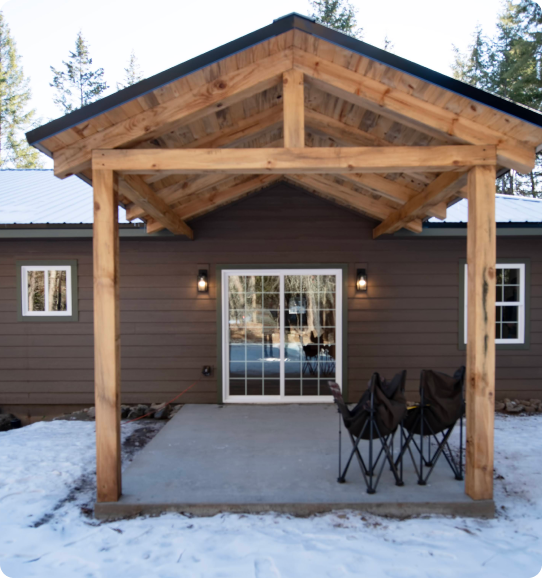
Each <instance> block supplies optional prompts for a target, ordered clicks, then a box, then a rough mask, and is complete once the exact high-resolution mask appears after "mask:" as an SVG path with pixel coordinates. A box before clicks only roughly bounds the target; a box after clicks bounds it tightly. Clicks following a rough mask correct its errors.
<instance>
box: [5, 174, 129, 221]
mask: <svg viewBox="0 0 542 578" xmlns="http://www.w3.org/2000/svg"><path fill="white" fill-rule="evenodd" d="M138 221H139V220H138ZM92 222H93V206H92V187H90V186H89V185H88V184H87V183H84V182H83V181H81V180H80V179H77V178H75V177H68V178H67V179H64V180H60V179H57V178H56V177H55V175H54V173H53V171H52V170H48V169H12V170H9V169H8V170H1V171H0V225H31V224H35V225H37V224H51V225H53V224H56V225H66V224H69V225H91V224H92ZM119 223H121V224H126V223H128V221H127V220H126V211H125V210H124V209H123V208H122V207H119Z"/></svg>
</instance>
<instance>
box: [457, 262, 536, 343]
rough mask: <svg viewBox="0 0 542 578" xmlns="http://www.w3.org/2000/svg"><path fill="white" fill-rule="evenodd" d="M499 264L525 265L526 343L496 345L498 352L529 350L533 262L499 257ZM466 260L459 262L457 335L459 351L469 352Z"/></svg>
mask: <svg viewBox="0 0 542 578" xmlns="http://www.w3.org/2000/svg"><path fill="white" fill-rule="evenodd" d="M499 263H518V264H521V265H525V341H524V342H523V343H496V344H495V348H496V349H497V351H507V350H509V351H513V350H518V351H520V350H528V349H530V348H531V260H530V259H529V258H527V257H526V258H524V259H518V258H513V257H502V258H499V257H497V265H498V264H499ZM466 264H467V260H466V259H460V260H459V317H458V320H459V330H458V334H457V339H458V343H457V346H458V349H459V350H460V351H466V350H467V344H466V343H465V265H466Z"/></svg>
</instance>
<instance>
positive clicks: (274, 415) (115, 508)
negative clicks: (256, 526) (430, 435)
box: [95, 405, 495, 519]
mask: <svg viewBox="0 0 542 578" xmlns="http://www.w3.org/2000/svg"><path fill="white" fill-rule="evenodd" d="M337 431H338V415H337V411H336V409H335V406H333V405H265V406H264V405H225V406H217V405H187V406H184V407H183V408H182V410H181V411H180V412H179V413H178V414H177V415H176V416H175V417H174V418H173V419H172V420H171V421H170V422H169V423H168V424H167V425H166V426H165V427H164V429H162V431H161V432H160V433H159V434H158V435H157V436H156V437H155V438H154V439H153V440H152V441H151V442H150V443H149V444H148V445H147V446H146V447H145V448H144V449H143V450H142V451H141V452H140V453H139V454H138V455H137V456H136V457H135V459H134V461H133V462H132V463H131V464H130V465H129V466H128V468H127V469H126V471H125V472H124V474H123V495H122V497H121V499H120V501H118V502H109V503H97V504H96V505H95V515H96V517H97V518H100V519H112V518H120V517H127V516H134V515H138V514H158V513H161V512H170V511H175V512H185V513H191V514H195V515H201V516H211V515H214V514H216V513H219V512H224V511H227V512H238V513H261V512H270V511H273V512H284V513H289V514H294V515H310V514H315V513H321V512H326V511H331V510H342V509H355V510H361V511H365V512H368V513H374V514H381V515H387V516H394V517H408V516H419V515H425V514H441V515H456V516H475V517H492V516H493V515H494V511H495V506H494V503H493V501H474V500H471V499H470V498H469V497H468V496H466V494H465V492H464V483H463V482H459V481H456V480H455V479H454V477H453V475H452V472H451V470H450V469H449V468H448V466H447V464H446V463H445V461H444V460H441V463H439V465H438V466H437V467H436V468H435V471H434V472H433V474H432V476H431V478H430V483H429V484H428V485H426V486H418V485H417V483H416V476H415V473H414V469H413V468H412V465H411V464H410V460H409V459H407V460H405V476H404V480H405V485H404V486H402V487H398V486H396V485H395V483H394V479H393V476H392V474H391V472H390V471H389V469H388V468H385V470H384V472H383V475H382V479H381V481H380V485H379V486H378V490H377V493H376V494H373V495H369V494H367V492H366V487H365V484H364V482H363V478H362V476H361V472H360V470H359V467H358V465H357V463H353V464H352V466H351V468H350V471H349V473H348V475H347V483H345V484H338V483H337V451H338V450H337V439H338V434H337ZM343 440H344V442H345V443H344V444H343V455H344V456H346V453H347V450H348V449H349V448H348V446H350V442H349V440H348V439H347V438H346V436H343Z"/></svg>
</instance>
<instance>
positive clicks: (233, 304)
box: [227, 272, 337, 397]
mask: <svg viewBox="0 0 542 578" xmlns="http://www.w3.org/2000/svg"><path fill="white" fill-rule="evenodd" d="M336 285H337V283H336V276H335V275H318V274H317V272H315V273H314V274H308V275H307V274H304V275H295V274H285V275H284V291H283V293H281V277H280V275H261V276H260V275H246V276H243V275H230V276H229V278H228V283H227V287H228V291H229V294H228V297H227V299H228V306H229V312H228V320H229V332H228V334H229V340H230V341H229V348H230V349H229V351H230V371H229V375H230V395H245V396H246V395H255V396H271V395H272V396H279V395H280V394H281V383H280V380H281V356H282V358H283V360H284V361H283V368H282V371H283V373H284V380H285V381H284V389H283V392H284V395H285V396H302V397H312V396H319V395H326V396H327V395H329V391H328V388H327V383H326V382H327V381H328V380H334V379H335V375H336V323H337V315H336ZM281 306H282V308H283V310H284V315H283V317H282V319H281ZM281 325H282V326H283V331H284V342H281Z"/></svg>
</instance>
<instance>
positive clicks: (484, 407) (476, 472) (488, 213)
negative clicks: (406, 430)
mask: <svg viewBox="0 0 542 578" xmlns="http://www.w3.org/2000/svg"><path fill="white" fill-rule="evenodd" d="M468 191H469V219H468V226H467V263H468V280H467V308H468V310H467V375H466V403H467V452H466V459H467V464H466V480H465V491H466V493H467V494H468V495H469V496H470V497H471V498H473V499H474V500H490V499H492V498H493V435H494V434H493V426H494V407H495V275H496V273H495V269H496V265H495V263H496V224H495V170H494V169H493V168H491V167H475V168H473V169H471V171H470V172H469V177H468Z"/></svg>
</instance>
